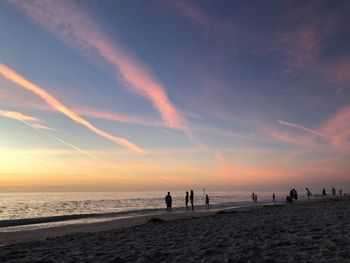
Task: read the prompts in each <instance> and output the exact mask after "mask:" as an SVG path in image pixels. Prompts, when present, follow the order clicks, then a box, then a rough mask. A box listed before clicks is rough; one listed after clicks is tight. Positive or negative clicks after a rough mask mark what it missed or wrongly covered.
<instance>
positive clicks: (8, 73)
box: [0, 64, 144, 154]
mask: <svg viewBox="0 0 350 263" xmlns="http://www.w3.org/2000/svg"><path fill="white" fill-rule="evenodd" d="M0 74H2V75H3V76H4V77H6V78H7V79H9V80H11V81H12V82H14V83H16V84H18V85H19V86H21V87H22V88H24V89H27V90H30V91H32V92H33V93H35V94H36V95H38V96H39V97H41V98H42V99H43V100H44V101H46V103H48V104H49V105H50V106H52V107H53V108H54V109H56V110H57V111H59V112H61V113H63V114H64V115H66V116H67V117H69V118H70V119H72V120H73V121H75V122H77V123H79V124H81V125H83V126H85V127H86V128H88V129H89V130H90V131H92V132H94V133H96V134H98V135H99V136H101V137H104V138H106V139H108V140H110V141H113V142H115V143H117V144H120V145H122V146H124V147H125V148H127V149H129V150H130V151H133V152H135V153H138V154H143V153H144V151H143V150H142V149H141V148H140V147H138V146H137V145H135V144H133V143H132V142H130V141H128V140H127V139H124V138H122V137H116V136H113V135H111V134H109V133H107V132H105V131H103V130H101V129H99V128H97V127H95V126H93V125H92V124H91V123H90V122H88V121H87V120H85V119H84V118H82V117H80V116H79V115H78V114H76V113H75V112H73V111H72V110H70V109H69V108H68V107H66V106H65V105H63V104H62V103H61V102H60V101H59V100H57V99H56V98H55V97H54V96H52V95H51V94H49V93H48V92H47V91H45V90H44V89H43V88H41V87H39V86H38V85H36V84H34V83H32V82H30V81H29V80H27V79H25V78H24V77H22V76H21V75H19V74H18V73H17V72H15V71H13V70H12V69H10V68H9V67H7V66H6V65H3V64H0Z"/></svg>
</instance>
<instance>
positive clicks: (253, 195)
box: [252, 192, 255, 202]
mask: <svg viewBox="0 0 350 263" xmlns="http://www.w3.org/2000/svg"><path fill="white" fill-rule="evenodd" d="M252 200H253V202H254V201H255V193H254V192H253V193H252Z"/></svg>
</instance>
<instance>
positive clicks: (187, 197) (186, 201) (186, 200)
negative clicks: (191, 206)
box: [185, 192, 190, 209]
mask: <svg viewBox="0 0 350 263" xmlns="http://www.w3.org/2000/svg"><path fill="white" fill-rule="evenodd" d="M189 198H190V197H189V195H188V192H186V197H185V203H186V209H188V201H189Z"/></svg>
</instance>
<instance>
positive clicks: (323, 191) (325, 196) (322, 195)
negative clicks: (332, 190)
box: [322, 188, 327, 197]
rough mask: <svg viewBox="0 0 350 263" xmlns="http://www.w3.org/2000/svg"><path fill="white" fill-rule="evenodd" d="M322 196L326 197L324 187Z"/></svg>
mask: <svg viewBox="0 0 350 263" xmlns="http://www.w3.org/2000/svg"><path fill="white" fill-rule="evenodd" d="M322 197H327V193H326V189H324V188H323V190H322Z"/></svg>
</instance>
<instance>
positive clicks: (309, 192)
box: [306, 187, 312, 199]
mask: <svg viewBox="0 0 350 263" xmlns="http://www.w3.org/2000/svg"><path fill="white" fill-rule="evenodd" d="M306 193H307V199H310V197H311V196H312V193H311V191H310V190H309V188H307V187H306Z"/></svg>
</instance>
